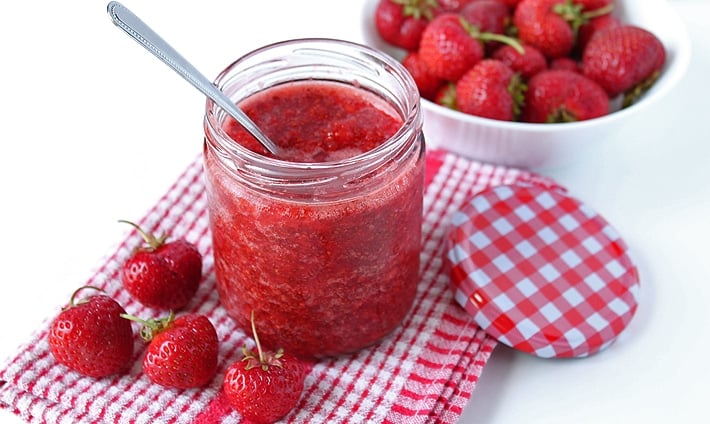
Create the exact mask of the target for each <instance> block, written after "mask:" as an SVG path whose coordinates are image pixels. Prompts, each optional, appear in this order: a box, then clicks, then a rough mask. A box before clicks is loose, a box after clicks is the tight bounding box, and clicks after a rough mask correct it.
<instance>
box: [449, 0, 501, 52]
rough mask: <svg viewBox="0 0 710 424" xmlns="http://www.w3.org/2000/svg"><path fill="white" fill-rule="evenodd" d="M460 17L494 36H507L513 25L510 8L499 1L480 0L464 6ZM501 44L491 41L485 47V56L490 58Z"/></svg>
mask: <svg viewBox="0 0 710 424" xmlns="http://www.w3.org/2000/svg"><path fill="white" fill-rule="evenodd" d="M459 15H461V16H463V18H464V19H466V21H467V22H468V23H470V24H471V25H473V26H475V27H477V28H478V30H479V31H481V32H489V33H493V34H501V35H502V34H506V33H507V32H508V28H509V27H510V26H511V25H512V20H513V17H512V14H511V12H510V9H508V6H506V5H505V4H503V3H501V2H500V1H498V0H478V1H474V2H473V3H469V4H467V5H466V6H464V7H463V8H462V9H461V11H459ZM501 45H503V44H501V43H499V42H497V41H491V42H488V43H486V44H485V45H484V55H485V56H490V53H491V52H492V51H494V50H496V49H498V48H499V47H501Z"/></svg>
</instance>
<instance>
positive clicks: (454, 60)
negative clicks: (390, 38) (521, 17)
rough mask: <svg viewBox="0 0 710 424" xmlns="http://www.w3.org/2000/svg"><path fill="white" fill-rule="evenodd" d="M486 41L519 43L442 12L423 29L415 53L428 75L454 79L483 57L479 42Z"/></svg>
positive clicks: (449, 79) (482, 48) (457, 15)
mask: <svg viewBox="0 0 710 424" xmlns="http://www.w3.org/2000/svg"><path fill="white" fill-rule="evenodd" d="M487 41H501V42H504V43H506V44H512V45H515V46H516V48H520V45H519V43H518V42H517V41H516V40H514V39H512V38H510V37H506V36H503V35H500V34H493V33H489V32H481V31H480V30H479V29H478V27H477V26H475V25H471V24H470V23H469V22H468V21H466V19H464V18H463V17H462V16H460V15H459V14H457V13H444V14H441V15H439V16H437V17H436V18H434V19H433V20H432V21H431V23H429V25H428V26H427V28H426V29H425V30H424V34H422V40H421V44H420V46H419V55H420V58H421V60H422V61H423V62H424V63H425V64H426V65H427V67H428V68H429V71H430V72H431V74H432V75H435V76H437V77H439V78H441V79H444V80H448V81H456V80H458V79H459V78H460V77H461V76H462V75H463V74H464V73H465V72H466V71H468V70H469V69H471V67H473V65H475V64H476V63H478V62H479V61H480V60H481V59H483V57H484V47H483V43H484V42H487Z"/></svg>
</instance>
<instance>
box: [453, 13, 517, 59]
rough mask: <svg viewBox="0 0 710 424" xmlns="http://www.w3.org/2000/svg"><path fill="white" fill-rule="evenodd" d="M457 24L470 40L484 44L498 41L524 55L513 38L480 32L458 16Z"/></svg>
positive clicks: (476, 26) (475, 26)
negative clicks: (459, 24)
mask: <svg viewBox="0 0 710 424" xmlns="http://www.w3.org/2000/svg"><path fill="white" fill-rule="evenodd" d="M459 22H460V23H461V26H462V27H463V29H464V30H465V31H466V32H467V33H468V35H470V36H471V38H474V39H476V40H478V41H480V42H481V43H486V42H487V41H498V42H501V43H503V44H507V45H509V46H511V47H512V48H514V49H515V50H516V51H517V52H518V53H520V54H523V53H525V50H523V46H522V45H521V44H520V42H519V41H518V40H516V39H515V38H513V37H509V36H507V35H503V34H496V33H495V32H485V31H484V32H481V29H480V28H479V27H478V25H473V24H472V23H470V22H469V21H467V20H466V18H464V17H463V16H459Z"/></svg>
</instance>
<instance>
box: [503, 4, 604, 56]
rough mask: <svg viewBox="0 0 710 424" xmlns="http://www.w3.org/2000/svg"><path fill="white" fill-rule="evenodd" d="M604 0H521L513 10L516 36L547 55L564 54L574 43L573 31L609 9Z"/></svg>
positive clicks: (565, 54)
mask: <svg viewBox="0 0 710 424" xmlns="http://www.w3.org/2000/svg"><path fill="white" fill-rule="evenodd" d="M604 2H608V0H602V1H601V2H600V0H595V1H592V0H586V3H585V0H576V1H574V2H573V0H522V1H521V2H520V4H518V7H517V8H516V9H515V13H514V14H513V23H514V25H515V26H516V27H517V29H518V36H519V37H520V39H521V40H522V41H523V42H525V43H528V44H532V45H534V46H535V47H537V48H538V49H540V51H541V52H542V53H543V54H544V55H545V56H547V57H548V58H549V59H555V58H558V57H563V56H568V55H569V54H570V53H571V52H572V49H573V48H574V46H575V42H576V36H577V31H578V30H579V28H580V27H581V26H582V25H584V24H586V23H587V22H589V20H590V19H592V18H595V17H598V16H601V15H604V14H607V13H609V12H610V11H611V9H612V7H613V6H612V5H611V4H610V3H609V4H608V5H606V6H603V7H601V8H598V9H597V8H595V9H591V8H590V7H592V6H595V7H596V6H597V5H599V4H602V3H604Z"/></svg>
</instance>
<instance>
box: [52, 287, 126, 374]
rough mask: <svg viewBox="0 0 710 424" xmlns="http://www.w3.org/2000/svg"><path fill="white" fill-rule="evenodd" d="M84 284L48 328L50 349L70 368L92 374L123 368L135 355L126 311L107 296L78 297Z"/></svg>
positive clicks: (111, 372)
mask: <svg viewBox="0 0 710 424" xmlns="http://www.w3.org/2000/svg"><path fill="white" fill-rule="evenodd" d="M84 289H92V290H98V291H102V290H101V289H98V288H95V287H91V286H84V287H80V288H79V289H78V290H76V291H75V292H74V294H72V296H71V300H70V302H69V305H68V306H66V307H65V308H64V309H63V310H62V311H61V312H60V313H59V315H57V317H56V318H55V319H54V321H52V324H51V325H50V328H49V336H48V337H49V350H50V351H51V352H52V355H53V356H54V358H55V359H56V360H57V361H58V362H60V363H62V364H64V365H66V366H67V367H69V368H71V369H73V370H75V371H77V372H79V373H81V374H84V375H87V376H90V377H105V376H108V375H112V374H117V373H119V372H121V371H124V370H125V369H126V368H127V367H128V363H129V361H130V359H131V356H132V355H133V330H132V329H131V323H130V322H128V321H126V320H125V319H123V318H121V314H125V313H126V311H125V310H124V309H123V307H122V306H121V305H119V304H118V302H116V301H115V300H114V299H112V298H111V297H109V296H107V295H103V294H96V295H93V296H90V297H88V298H85V299H82V300H78V301H77V295H78V294H79V292H80V291H82V290H84Z"/></svg>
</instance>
